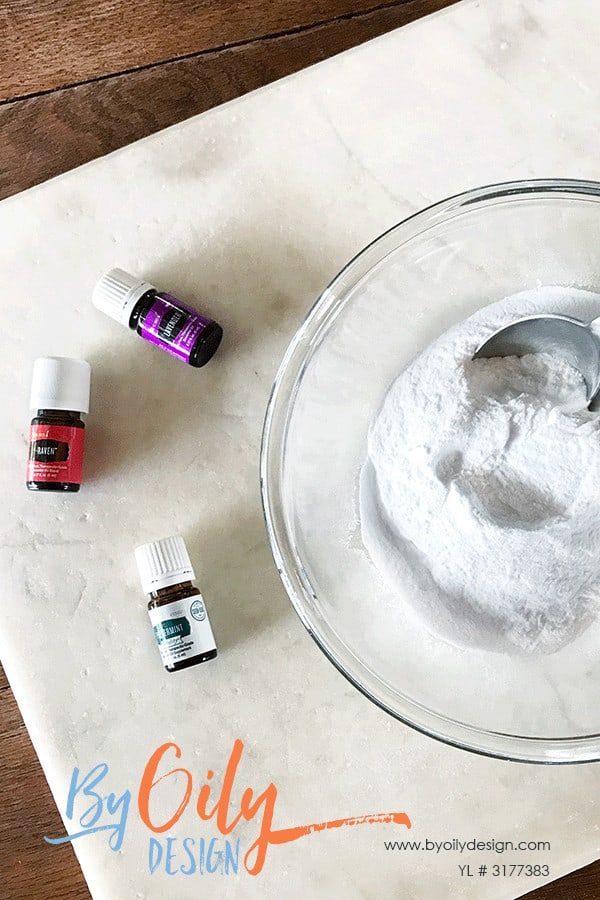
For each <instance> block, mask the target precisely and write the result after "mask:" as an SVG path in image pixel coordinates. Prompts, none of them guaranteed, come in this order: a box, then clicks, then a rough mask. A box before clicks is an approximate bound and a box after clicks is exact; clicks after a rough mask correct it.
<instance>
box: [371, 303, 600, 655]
mask: <svg viewBox="0 0 600 900" xmlns="http://www.w3.org/2000/svg"><path fill="white" fill-rule="evenodd" d="M536 312H555V313H563V314H567V315H572V316H575V317H577V318H582V319H584V320H588V321H589V320H591V319H592V318H594V317H595V316H597V315H599V314H600V296H599V295H596V294H591V293H589V292H586V291H576V290H569V289H567V288H543V289H540V290H539V291H531V292H525V293H522V294H517V295H514V296H513V297H509V298H507V299H505V300H502V301H501V302H499V303H495V304H493V305H492V306H488V307H486V308H485V309H482V310H480V311H479V312H477V313H476V314H475V315H474V316H471V317H470V318H469V319H467V320H466V321H464V322H462V323H461V324H460V325H457V326H455V327H454V328H452V329H450V330H449V331H448V332H446V334H444V335H443V336H442V337H441V338H439V339H438V340H437V341H435V342H434V343H433V344H431V345H430V346H429V347H428V348H427V349H426V350H425V351H423V353H421V354H420V355H419V356H418V357H417V358H416V359H414V360H413V361H412V362H411V363H410V365H409V366H408V367H407V368H406V369H405V370H404V371H403V372H401V374H400V375H399V376H398V378H397V379H396V380H395V381H394V383H393V384H392V386H391V388H390V390H389V392H388V394H387V396H386V398H385V400H384V403H383V406H382V408H381V409H380V411H379V412H378V414H377V416H376V417H375V419H374V420H373V423H372V425H371V430H370V434H369V441H368V458H367V461H366V463H365V465H364V468H363V470H362V475H361V485H360V513H361V529H362V537H363V542H364V544H365V546H366V548H367V550H368V552H369V554H370V556H371V558H372V560H373V561H374V563H375V564H376V566H377V567H378V568H379V569H380V571H381V573H382V574H383V576H384V577H385V579H386V580H387V581H388V583H389V584H390V585H391V586H392V588H397V589H398V590H397V595H398V598H406V602H408V603H409V604H410V605H409V607H408V608H409V609H412V611H413V612H416V613H417V614H418V615H419V616H420V617H421V618H422V619H423V620H424V622H425V624H426V625H427V626H428V627H429V629H430V630H432V631H434V632H435V633H436V634H438V635H439V636H441V637H444V638H446V639H449V640H451V641H452V642H454V643H457V644H459V645H464V646H475V647H480V648H487V649H491V650H512V651H515V650H516V651H519V652H526V653H531V652H539V651H541V652H553V651H555V650H558V649H559V648H560V647H562V646H563V645H564V644H566V643H568V642H569V641H570V640H572V639H573V638H574V637H576V636H577V635H578V634H579V633H581V631H582V630H583V629H584V628H585V627H586V626H587V625H588V624H589V623H590V622H591V620H592V618H593V616H594V615H595V613H596V610H597V606H598V599H599V597H600V416H599V415H598V414H597V413H592V412H590V411H589V410H588V409H587V407H586V397H585V388H584V384H583V380H582V378H581V376H580V374H579V373H578V372H577V371H576V370H575V369H573V368H572V367H571V366H570V365H568V364H567V363H566V362H564V361H563V360H562V359H561V358H560V357H558V356H549V355H545V354H540V355H531V356H526V357H523V358H522V359H517V358H515V357H510V358H507V359H493V360H476V361H473V360H472V356H473V353H474V352H475V350H476V348H477V346H478V345H479V344H480V343H481V341H482V340H483V339H484V338H485V337H486V336H488V335H489V334H490V333H491V332H492V331H494V330H496V329H497V328H499V327H501V326H502V325H504V324H508V323H509V322H511V321H513V320H514V319H515V318H519V317H520V316H523V315H531V314H533V313H536ZM398 602H403V601H402V600H400V599H399V601H398Z"/></svg>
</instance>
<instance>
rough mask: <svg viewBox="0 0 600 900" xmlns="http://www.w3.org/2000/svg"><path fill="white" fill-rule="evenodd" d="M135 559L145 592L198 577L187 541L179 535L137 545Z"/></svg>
mask: <svg viewBox="0 0 600 900" xmlns="http://www.w3.org/2000/svg"><path fill="white" fill-rule="evenodd" d="M135 561H136V562H137V567H138V570H139V573H140V580H141V582H142V589H143V591H144V593H145V594H151V593H152V592H153V591H159V590H160V589H161V588H166V587H170V586H171V585H172V584H180V583H181V582H182V581H193V580H194V579H195V577H196V576H195V575H194V570H193V569H192V564H191V562H190V558H189V556H188V552H187V550H186V546H185V541H184V540H183V538H182V537H180V536H179V535H176V536H175V537H168V538H163V539H162V540H160V541H152V542H151V543H149V544H142V546H141V547H136V550H135Z"/></svg>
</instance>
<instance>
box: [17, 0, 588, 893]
mask: <svg viewBox="0 0 600 900" xmlns="http://www.w3.org/2000/svg"><path fill="white" fill-rule="evenodd" d="M453 2H455V0H395V2H391V3H377V2H376V0H279V2H273V0H245V2H239V0H201V2H192V0H167V2H163V0H137V2H136V3H131V2H129V0H128V2H123V0H95V2H94V0H7V2H3V0H0V51H1V53H0V135H1V136H2V139H3V140H2V142H1V143H0V198H1V197H7V196H9V195H10V194H13V193H16V192H17V191H19V190H22V189H24V188H26V187H30V186H31V185H34V184H37V183H38V182H40V181H43V180H45V179H46V178H49V177H52V176H53V175H57V174H59V173H61V172H64V171H66V170H67V169H70V168H72V167H73V166H76V165H79V164H81V163H83V162H87V161H88V160H91V159H94V158H95V157H97V156H100V155H102V154H104V153H107V152H109V151H111V150H114V149H117V148H118V147H120V146H123V145H124V144H127V143H129V142H130V141H133V140H136V139H137V138H140V137H143V136H145V135H147V134H150V133H152V132H154V131H156V130H158V129H160V128H163V127H166V126H168V125H171V124H174V123H175V122H178V121H180V120H182V119H184V118H187V117H188V116H191V115H194V114H196V113H199V112H203V111H204V110H206V109H209V108H211V107H212V106H215V105H216V104H218V103H222V102H224V101H226V100H230V99H232V98H234V97H236V96H239V95H240V94H243V93H245V92H247V91H249V90H253V89H254V88H257V87H260V86H262V85H264V84H267V83H269V82H270V81H273V80H274V79H276V78H280V77H282V76H284V75H287V74H290V73H291V72H295V71H297V70H298V69H300V68H303V67H305V66H307V65H310V64H311V63H314V62H318V61H319V60H321V59H325V58H327V57H329V56H332V55H333V54H335V53H338V52H341V51H343V50H345V49H348V48H349V47H353V46H355V45H356V44H359V43H361V42H362V41H365V40H368V39H369V38H372V37H375V36H377V35H379V34H382V33H384V32H386V31H389V30H390V29H393V28H396V27H399V26H400V25H403V24H405V23H406V22H409V21H411V20H413V19H416V18H418V17H419V16H422V15H425V14H427V13H430V12H433V11H435V10H438V9H442V8H444V7H446V6H449V5H451V3H453ZM232 45H235V46H232ZM65 85H78V86H77V87H74V86H73V87H67V88H65V89H63V90H57V88H60V87H63V86H65ZM29 95H38V96H33V97H30V99H21V100H16V98H23V97H26V96H29ZM15 100H16V102H10V101H15ZM3 101H5V102H3ZM0 754H1V756H0V758H1V759H2V768H1V770H0V771H1V777H0V900H90V894H89V891H88V889H87V887H86V885H85V881H84V879H83V876H82V874H81V871H80V869H79V866H78V864H77V861H76V858H75V855H74V853H73V850H72V848H71V846H70V845H65V846H63V847H53V848H49V847H48V845H46V844H44V843H43V835H57V834H61V833H63V825H62V822H61V819H60V816H59V814H58V811H57V809H56V806H55V804H54V801H53V798H52V795H51V793H50V790H49V788H48V785H47V783H46V781H45V778H44V775H43V773H42V770H41V768H40V765H39V763H38V761H37V758H36V756H35V752H34V750H33V747H32V745H31V742H30V740H29V737H28V734H27V731H26V729H25V726H24V725H23V722H22V719H21V715H20V713H19V710H18V707H17V705H16V703H15V700H14V698H13V696H12V692H11V690H10V688H9V687H8V684H7V682H6V679H5V676H4V673H3V671H2V669H1V667H0ZM34 797H35V802H32V798H34ZM514 887H515V892H517V891H518V890H521V889H522V888H524V887H526V885H524V884H523V883H520V882H517V881H516V880H515V885H514ZM515 895H516V894H515ZM599 897H600V862H597V863H595V864H593V865H592V866H588V867H587V868H585V869H581V870H580V871H578V872H575V873H572V874H571V875H569V876H568V877H566V878H563V879H561V880H560V881H557V882H554V883H552V884H550V885H547V886H546V887H545V888H542V889H540V890H537V891H534V892H533V893H531V894H527V900H597V898H599ZM123 900H125V898H123Z"/></svg>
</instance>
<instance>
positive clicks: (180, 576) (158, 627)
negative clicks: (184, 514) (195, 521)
mask: <svg viewBox="0 0 600 900" xmlns="http://www.w3.org/2000/svg"><path fill="white" fill-rule="evenodd" d="M135 558H136V562H137V565H138V570H139V573H140V579H141V582H142V588H143V590H144V593H145V594H149V595H150V600H149V602H148V614H149V616H150V621H151V622H152V628H153V629H154V637H155V638H156V643H157V644H158V649H159V650H160V655H161V658H162V661H163V664H164V667H165V669H166V670H167V672H178V671H179V670H180V669H187V668H188V666H195V665H197V664H198V663H203V662H206V660H208V659H214V657H215V656H216V655H217V645H216V643H215V638H214V635H213V632H212V628H211V627H210V622H209V621H208V613H207V612H206V607H205V605H204V600H203V599H202V594H201V593H200V591H199V590H198V588H196V587H194V585H193V584H192V581H194V579H195V578H196V576H195V575H194V570H193V568H192V564H191V562H190V558H189V556H188V552H187V549H186V546H185V542H184V540H183V538H182V537H180V536H179V535H176V536H175V537H168V538H163V539H162V540H160V541H153V542H152V543H149V544H142V546H141V547H137V548H136V551H135Z"/></svg>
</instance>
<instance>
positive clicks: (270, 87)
mask: <svg viewBox="0 0 600 900" xmlns="http://www.w3.org/2000/svg"><path fill="white" fill-rule="evenodd" d="M482 2H485V3H487V2H488V0H455V2H454V3H453V4H452V5H451V6H446V7H444V8H443V9H438V10H435V11H433V12H430V13H427V14H426V15H424V16H421V17H420V18H418V19H413V21H411V22H406V23H405V24H404V25H400V26H399V27H398V28H394V29H392V30H391V31H387V32H385V34H380V35H378V36H377V37H374V38H370V39H369V40H367V41H363V42H362V43H361V44H357V45H356V46H355V47H350V48H349V49H348V50H341V51H340V52H339V53H336V54H334V55H333V56H328V57H327V59H323V60H320V61H319V62H316V63H312V64H311V65H310V66H305V67H304V68H303V69H300V70H299V71H297V72H291V73H290V74H289V75H284V76H283V77H282V78H277V79H276V80H275V81H271V82H269V83H268V84H265V85H262V87H259V88H255V89H254V90H252V91H247V92H246V93H244V94H240V95H239V96H238V97H233V98H232V99H231V100H226V101H225V102H224V103H219V104H217V106H211V107H210V109H206V110H204V112H201V113H196V114H195V115H193V116H188V117H187V118H185V119H181V121H179V122H174V123H173V125H167V126H166V127H165V128H161V129H159V130H158V131H153V132H152V133H151V134H147V135H145V137H141V138H138V139H137V140H135V141H131V142H130V143H128V144H124V145H123V146H122V147H117V148H116V150H110V151H109V152H108V153H103V154H102V155H101V156H96V157H94V159H90V160H89V161H88V162H85V163H81V165H79V166H75V168H73V169H67V171H66V172H61V173H60V174H59V175H54V176H52V178H47V179H46V180H45V181H41V182H40V183H39V184H34V185H32V186H31V187H29V188H25V190H23V191H18V192H17V193H16V194H11V195H10V196H9V197H5V198H4V199H3V200H0V209H1V208H2V207H3V206H6V205H8V204H10V203H13V202H18V201H19V200H20V199H21V198H23V197H27V196H29V195H31V194H34V193H37V192H40V191H43V190H45V189H46V188H47V187H49V186H51V185H55V184H56V183H58V182H60V181H62V180H63V179H68V178H69V177H71V176H73V175H74V173H76V172H82V171H84V170H86V169H88V168H89V167H91V166H97V165H100V164H102V163H103V162H104V161H105V160H108V159H110V158H111V157H115V156H118V155H120V154H123V153H126V152H127V151H128V150H129V149H130V148H131V147H138V146H141V145H142V144H145V143H151V142H152V141H155V140H158V139H159V138H160V137H162V136H163V135H166V134H168V133H169V132H172V131H175V130H176V129H178V128H183V127H185V126H186V125H187V124H188V123H189V122H192V121H197V120H200V119H203V118H205V117H209V116H212V115H216V114H218V113H220V112H221V111H222V110H226V109H231V108H233V107H235V106H237V105H238V104H241V103H243V102H244V101H247V100H249V99H250V98H256V97H258V96H259V95H261V94H267V93H269V92H270V91H275V90H278V89H280V88H281V87H282V86H283V85H287V84H289V83H290V82H292V81H294V80H299V79H301V78H303V77H305V76H307V75H308V73H314V72H315V71H316V70H318V69H325V68H327V67H329V66H332V65H335V64H336V63H337V61H338V60H339V59H340V57H345V58H348V57H349V56H351V55H356V54H360V53H364V52H366V51H367V50H368V49H369V48H371V47H373V46H374V45H375V44H380V43H385V42H386V41H389V42H391V41H393V40H396V39H397V36H398V35H399V34H402V33H406V32H408V31H414V30H416V29H418V28H420V27H423V26H425V25H427V24H428V23H430V22H431V21H432V20H434V19H441V18H445V17H447V16H448V15H458V13H459V11H461V10H462V11H464V10H466V9H469V8H473V9H477V8H479V7H480V5H481V4H482ZM135 71H136V70H134V73H133V74H135ZM116 75H118V73H116ZM116 75H115V77H116ZM109 77H111V76H109ZM73 87H77V85H73ZM67 89H68V87H65V88H59V89H58V90H57V91H56V92H53V93H58V91H59V90H67Z"/></svg>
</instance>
